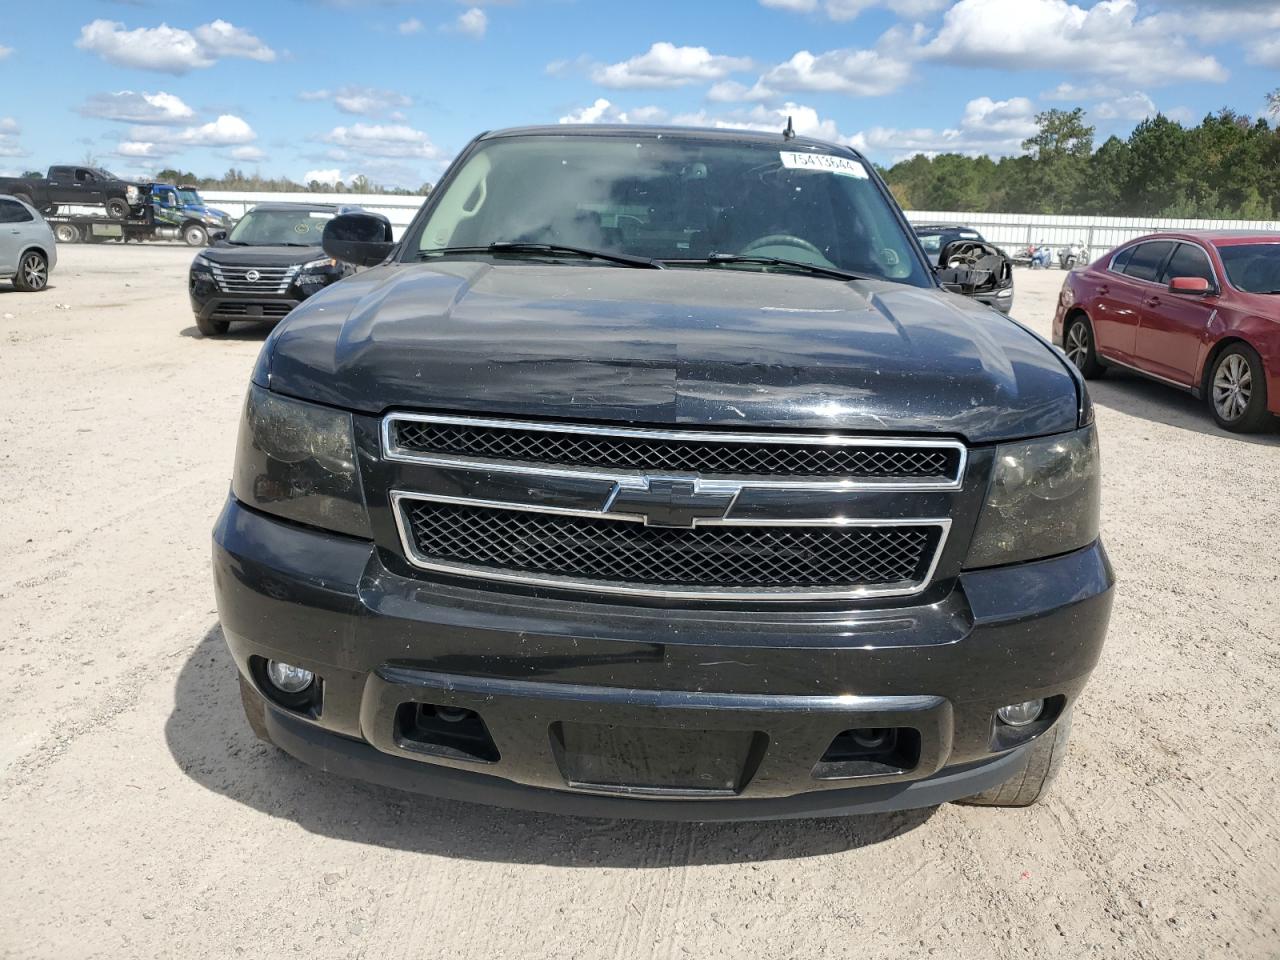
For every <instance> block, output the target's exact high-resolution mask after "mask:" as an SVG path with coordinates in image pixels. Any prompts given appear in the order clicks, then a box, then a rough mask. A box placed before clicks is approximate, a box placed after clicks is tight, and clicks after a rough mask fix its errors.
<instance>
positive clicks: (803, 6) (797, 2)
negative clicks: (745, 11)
mask: <svg viewBox="0 0 1280 960" xmlns="http://www.w3.org/2000/svg"><path fill="white" fill-rule="evenodd" d="M760 5H761V6H763V7H773V8H774V9H775V10H790V11H792V12H794V13H812V12H813V11H814V10H817V9H818V0H760Z"/></svg>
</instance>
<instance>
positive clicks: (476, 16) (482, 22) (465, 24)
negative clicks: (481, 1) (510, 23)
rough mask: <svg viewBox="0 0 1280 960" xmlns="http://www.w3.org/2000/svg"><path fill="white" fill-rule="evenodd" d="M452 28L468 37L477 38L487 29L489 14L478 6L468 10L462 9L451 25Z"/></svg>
mask: <svg viewBox="0 0 1280 960" xmlns="http://www.w3.org/2000/svg"><path fill="white" fill-rule="evenodd" d="M450 29H452V30H454V31H455V32H457V33H465V34H466V35H467V36H469V37H475V38H476V39H477V40H479V39H480V38H481V37H483V36H484V33H485V31H486V30H488V29H489V15H488V14H486V13H485V12H484V11H483V10H481V9H480V8H479V7H472V8H471V9H470V10H467V11H464V12H463V13H461V14H459V15H458V19H457V20H455V21H454V22H453V24H452V26H451V28H450Z"/></svg>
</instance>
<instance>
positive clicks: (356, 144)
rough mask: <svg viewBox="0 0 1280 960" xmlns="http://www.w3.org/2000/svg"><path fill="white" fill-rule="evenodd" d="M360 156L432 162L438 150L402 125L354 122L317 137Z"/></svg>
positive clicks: (425, 139) (422, 135) (411, 128)
mask: <svg viewBox="0 0 1280 960" xmlns="http://www.w3.org/2000/svg"><path fill="white" fill-rule="evenodd" d="M320 139H321V140H323V141H324V142H325V143H331V144H333V145H334V146H336V147H339V148H341V149H342V151H344V152H345V151H347V150H350V151H352V152H354V153H355V154H356V155H357V156H360V157H366V156H369V157H416V158H419V159H423V160H436V159H439V158H440V156H441V153H440V150H439V148H438V147H436V146H435V144H433V143H432V142H431V140H430V138H428V137H427V135H426V134H425V133H423V132H422V131H421V130H415V129H413V127H410V126H406V125H405V124H367V123H355V124H352V125H351V126H349V127H334V128H333V129H332V130H330V131H329V132H328V133H326V134H324V136H322V137H321V138H320Z"/></svg>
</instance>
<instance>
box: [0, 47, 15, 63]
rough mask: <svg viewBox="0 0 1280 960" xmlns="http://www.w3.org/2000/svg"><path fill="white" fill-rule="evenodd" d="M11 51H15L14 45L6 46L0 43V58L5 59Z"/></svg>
mask: <svg viewBox="0 0 1280 960" xmlns="http://www.w3.org/2000/svg"><path fill="white" fill-rule="evenodd" d="M11 53H13V47H6V46H5V45H4V44H3V43H0V60H3V59H4V58H5V57H7V56H9V54H11Z"/></svg>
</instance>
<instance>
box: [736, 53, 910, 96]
mask: <svg viewBox="0 0 1280 960" xmlns="http://www.w3.org/2000/svg"><path fill="white" fill-rule="evenodd" d="M910 77H911V64H910V63H909V62H908V61H906V60H903V59H899V58H897V57H894V56H891V55H887V54H884V53H881V52H880V51H878V50H830V51H828V52H826V53H820V54H816V55H815V54H812V53H810V52H809V51H808V50H801V51H799V52H798V53H796V54H794V55H793V56H792V57H791V59H790V60H787V61H786V62H785V63H780V64H778V65H777V66H776V67H772V68H771V69H769V70H767V71H765V73H764V74H763V75H762V76H761V77H760V80H759V82H758V83H757V84H756V86H755V87H753V88H752V89H751V91H750V93H751V96H749V97H748V99H758V98H763V97H766V96H768V93H769V92H771V91H774V90H783V91H794V90H808V91H813V92H817V93H843V94H847V95H849V96H855V97H876V96H881V95H883V94H886V93H891V92H893V91H894V90H897V89H898V88H899V87H901V86H902V85H903V84H904V83H906V82H907V80H908V79H910Z"/></svg>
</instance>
